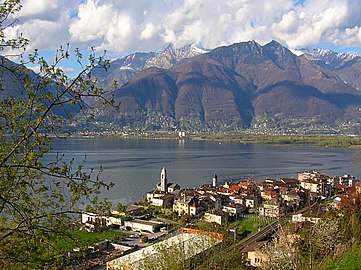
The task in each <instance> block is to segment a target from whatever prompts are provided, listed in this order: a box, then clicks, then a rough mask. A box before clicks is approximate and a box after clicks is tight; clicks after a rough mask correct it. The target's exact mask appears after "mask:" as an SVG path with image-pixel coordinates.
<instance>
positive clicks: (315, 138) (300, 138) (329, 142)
mask: <svg viewBox="0 0 361 270" xmlns="http://www.w3.org/2000/svg"><path fill="white" fill-rule="evenodd" d="M50 136H52V137H61V138H64V137H72V138H101V137H106V138H124V139H141V140H149V139H151V140H183V139H184V140H193V141H215V142H236V143H247V144H248V143H250V144H274V145H292V144H296V145H300V144H309V145H315V146H319V147H338V148H361V136H334V135H254V134H244V133H196V134H194V133H190V134H186V136H184V137H179V136H178V134H176V133H161V132H153V133H142V134H112V133H94V134H89V135H86V134H68V135H65V134H61V135H58V136H54V135H50Z"/></svg>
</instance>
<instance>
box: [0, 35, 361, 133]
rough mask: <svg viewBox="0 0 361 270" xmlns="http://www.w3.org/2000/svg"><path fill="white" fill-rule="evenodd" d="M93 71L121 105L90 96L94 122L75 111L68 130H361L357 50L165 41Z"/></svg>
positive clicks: (360, 68) (10, 87)
mask: <svg viewBox="0 0 361 270" xmlns="http://www.w3.org/2000/svg"><path fill="white" fill-rule="evenodd" d="M5 75H6V74H5ZM91 75H92V77H95V78H97V81H98V82H99V85H100V86H101V87H103V88H104V90H105V91H106V93H108V95H109V96H112V97H114V99H115V101H116V102H117V103H119V107H118V109H115V108H111V107H104V106H103V105H101V104H98V102H97V101H96V100H90V101H88V102H90V103H91V104H92V105H93V109H92V113H93V114H94V115H95V119H94V120H93V121H89V120H88V119H85V118H83V117H82V114H79V115H78V116H77V117H76V118H75V119H74V120H70V122H69V127H71V129H70V130H71V131H80V130H83V131H84V130H87V131H104V130H105V131H129V130H137V131H144V130H163V131H170V130H172V131H174V130H187V131H200V132H219V131H238V130H243V131H245V132H255V133H329V134H340V133H343V134H360V133H361V79H360V78H361V57H359V56H357V55H352V54H345V53H336V52H333V51H331V50H328V49H309V48H305V49H300V50H298V51H296V52H295V51H291V50H289V49H288V48H286V47H284V46H282V45H281V44H280V43H278V42H276V41H272V42H270V43H268V44H265V45H260V44H258V43H257V42H255V41H249V42H242V43H236V44H232V45H229V46H222V47H218V48H215V49H213V50H205V49H201V48H199V47H197V46H195V45H189V46H185V47H183V48H175V47H174V46H173V45H169V46H168V47H167V48H165V49H164V50H161V51H158V52H148V53H144V52H136V53H134V54H131V55H128V56H126V57H123V58H121V59H116V60H113V61H111V63H110V67H109V68H108V69H107V70H103V69H94V70H93V71H92V74H91ZM34 76H35V75H34ZM114 81H116V82H117V83H116V84H114ZM114 86H116V87H114ZM3 88H8V89H7V90H8V91H6V89H4V90H5V91H2V93H1V95H2V96H4V95H5V94H6V93H7V92H11V91H14V89H17V88H19V87H16V85H11V82H10V80H5V81H3ZM3 98H4V97H3ZM74 112H75V111H74Z"/></svg>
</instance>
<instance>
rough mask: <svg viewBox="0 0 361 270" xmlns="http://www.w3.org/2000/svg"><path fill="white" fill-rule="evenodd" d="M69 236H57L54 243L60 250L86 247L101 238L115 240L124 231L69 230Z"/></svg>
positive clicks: (122, 234) (119, 237)
mask: <svg viewBox="0 0 361 270" xmlns="http://www.w3.org/2000/svg"><path fill="white" fill-rule="evenodd" d="M68 236H69V237H58V238H57V239H56V241H55V243H54V245H55V246H56V248H57V249H58V250H59V251H60V252H66V251H70V250H72V249H73V248H86V247H87V246H90V245H92V244H94V243H96V242H100V241H102V240H106V239H107V240H116V239H121V238H124V237H125V234H124V233H121V232H116V231H104V232H85V231H70V232H68Z"/></svg>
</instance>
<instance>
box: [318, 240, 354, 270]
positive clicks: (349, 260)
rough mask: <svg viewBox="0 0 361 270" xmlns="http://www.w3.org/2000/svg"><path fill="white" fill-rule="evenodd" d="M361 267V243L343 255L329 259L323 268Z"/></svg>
mask: <svg viewBox="0 0 361 270" xmlns="http://www.w3.org/2000/svg"><path fill="white" fill-rule="evenodd" d="M360 268H361V245H358V246H355V247H353V248H352V249H350V250H349V251H347V252H346V253H344V254H343V255H342V256H339V257H333V258H332V259H331V260H329V261H327V262H326V263H325V264H324V265H323V266H322V267H321V268H320V269H321V270H359V269H360Z"/></svg>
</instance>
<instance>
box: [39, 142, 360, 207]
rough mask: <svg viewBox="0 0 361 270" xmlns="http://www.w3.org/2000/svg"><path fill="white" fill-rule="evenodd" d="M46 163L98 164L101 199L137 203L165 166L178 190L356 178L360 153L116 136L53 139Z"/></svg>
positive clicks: (154, 183) (338, 149)
mask: <svg viewBox="0 0 361 270" xmlns="http://www.w3.org/2000/svg"><path fill="white" fill-rule="evenodd" d="M52 148H53V149H52V150H51V152H50V153H49V154H47V156H46V158H45V162H46V161H50V160H53V159H54V158H55V157H56V154H57V153H60V154H64V155H65V158H66V159H68V160H69V159H71V158H74V159H75V162H78V163H80V162H82V160H84V157H85V156H86V167H87V168H99V166H102V167H103V169H104V171H103V173H102V176H103V178H104V179H106V180H109V181H111V182H113V183H115V186H114V187H113V188H112V189H111V190H110V191H104V192H103V196H104V197H107V198H108V199H109V200H110V201H111V202H113V203H114V204H117V203H118V202H121V203H123V204H129V203H132V202H135V201H137V200H139V199H141V198H142V197H143V196H144V195H145V193H146V192H147V191H150V190H152V189H153V188H154V186H155V185H156V184H157V182H158V181H159V174H160V171H161V169H162V167H166V169H167V175H168V182H176V183H178V184H180V185H181V187H194V186H198V185H200V184H202V183H211V182H212V177H213V175H214V174H215V173H216V174H217V175H218V180H219V182H223V181H235V180H242V179H250V178H251V179H253V180H262V179H264V178H266V177H271V178H277V177H281V176H287V177H297V173H298V172H302V171H305V170H312V169H315V170H318V171H321V172H323V173H325V174H327V175H343V174H351V175H354V176H356V177H358V178H360V177H361V150H358V149H341V148H319V147H314V146H310V145H262V144H258V145H257V144H243V143H227V142H222V143H219V142H212V141H191V140H136V139H121V138H67V139H55V140H54V141H53V144H52Z"/></svg>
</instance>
